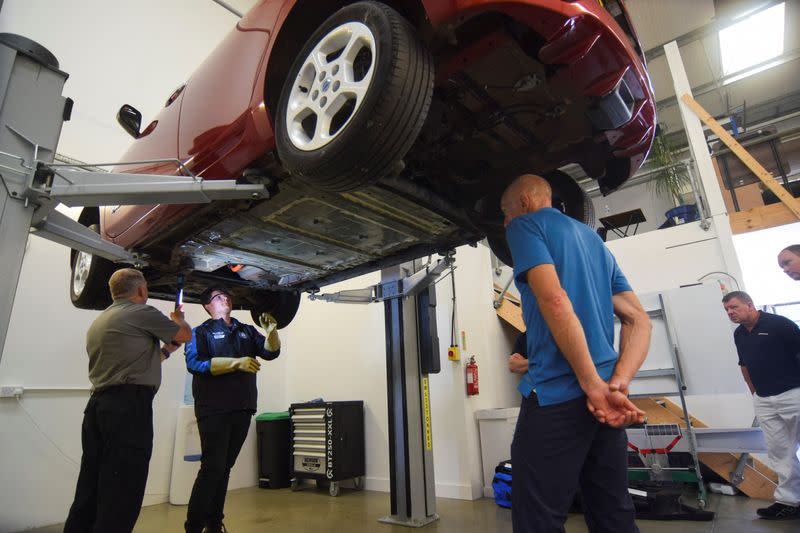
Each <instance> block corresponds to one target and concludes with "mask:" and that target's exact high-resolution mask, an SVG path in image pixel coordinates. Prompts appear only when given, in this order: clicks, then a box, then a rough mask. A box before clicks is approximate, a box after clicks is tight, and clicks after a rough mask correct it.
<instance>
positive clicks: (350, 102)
mask: <svg viewBox="0 0 800 533" xmlns="http://www.w3.org/2000/svg"><path fill="white" fill-rule="evenodd" d="M432 92H433V61H432V59H431V56H430V54H429V52H428V50H427V49H426V48H425V46H424V45H423V44H422V43H421V42H420V41H419V39H418V38H417V37H416V34H415V32H414V28H413V27H412V26H411V24H409V23H408V22H407V21H406V20H405V19H404V18H403V17H402V16H401V15H400V14H399V13H397V12H396V11H394V10H393V9H391V8H389V7H388V6H386V5H384V4H381V3H378V2H358V3H355V4H352V5H349V6H347V7H345V8H343V9H341V10H339V11H337V12H336V13H335V14H334V15H332V16H331V17H330V18H329V19H328V20H327V21H325V23H323V24H322V26H320V27H319V29H317V31H316V32H315V33H314V34H313V35H312V36H311V38H310V39H309V40H308V41H307V43H306V45H305V47H304V48H303V50H302V52H301V53H300V55H299V56H298V57H297V59H296V60H295V62H294V64H293V65H292V67H291V69H290V70H289V74H288V76H287V79H286V82H285V83H284V86H283V90H282V92H281V97H280V101H279V104H278V110H277V115H276V118H275V130H276V131H275V135H276V145H277V149H278V154H279V156H280V158H281V161H282V163H283V166H284V167H285V168H286V169H287V170H288V171H289V172H291V173H292V174H293V175H295V176H297V177H298V178H300V179H301V180H303V181H306V182H307V183H309V184H311V185H313V186H314V187H316V188H318V189H321V190H326V191H346V190H350V189H354V188H356V187H358V186H360V185H363V184H365V183H368V182H371V181H374V180H376V179H378V178H380V177H381V176H383V175H385V174H387V173H388V172H389V171H390V169H392V168H393V167H394V166H395V165H396V164H397V162H398V161H399V160H400V159H402V158H403V156H405V154H406V152H407V151H408V150H409V149H410V148H411V145H412V144H413V143H414V141H415V139H416V137H417V134H418V133H419V131H420V128H421V127H422V124H423V122H424V120H425V117H426V115H427V112H428V108H429V106H430V102H431V95H432Z"/></svg>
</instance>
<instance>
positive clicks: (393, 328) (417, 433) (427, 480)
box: [380, 264, 439, 527]
mask: <svg viewBox="0 0 800 533" xmlns="http://www.w3.org/2000/svg"><path fill="white" fill-rule="evenodd" d="M404 267H406V268H404ZM409 267H410V268H409ZM406 269H408V270H406ZM413 272H414V269H413V265H411V264H406V265H401V266H400V267H396V268H394V269H386V270H384V271H383V272H382V283H381V290H382V295H383V297H384V298H388V299H386V300H384V309H385V320H386V373H387V385H388V400H389V401H388V406H389V461H390V483H391V515H389V516H386V517H384V518H381V519H380V521H381V522H386V523H390V524H399V525H404V526H409V527H421V526H424V525H426V524H429V523H431V522H433V521H435V520H437V519H438V518H439V516H438V515H437V514H436V493H435V487H434V473H433V442H432V435H433V429H432V427H431V416H430V394H429V384H428V373H427V372H428V371H429V370H428V369H427V367H428V366H429V365H428V364H427V363H426V362H425V360H424V359H423V358H422V357H420V351H421V349H422V351H423V352H424V351H426V350H428V346H427V345H428V344H429V343H430V341H431V337H435V332H430V329H429V328H428V325H427V321H428V320H429V318H430V316H429V313H432V312H435V307H433V306H431V304H430V303H431V301H433V302H434V304H435V297H433V298H431V294H430V292H426V293H425V294H424V295H422V294H419V293H416V294H415V295H413V296H405V297H402V296H400V297H392V296H393V295H401V294H402V293H403V281H404V277H405V276H407V275H409V274H412V273H413ZM424 290H425V291H431V292H432V291H435V287H434V286H433V285H431V286H429V287H428V288H426V289H424ZM423 332H426V333H427V335H425V334H422V333H423ZM434 356H435V357H438V353H436V354H435V355H434ZM434 372H435V370H434Z"/></svg>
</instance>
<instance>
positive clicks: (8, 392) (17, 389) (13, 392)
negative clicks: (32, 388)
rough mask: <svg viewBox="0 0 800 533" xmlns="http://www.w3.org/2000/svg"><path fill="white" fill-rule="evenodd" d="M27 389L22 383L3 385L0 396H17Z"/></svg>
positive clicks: (0, 388)
mask: <svg viewBox="0 0 800 533" xmlns="http://www.w3.org/2000/svg"><path fill="white" fill-rule="evenodd" d="M24 390H25V389H24V388H23V387H22V385H3V386H0V398H14V397H16V396H22V392H23V391H24Z"/></svg>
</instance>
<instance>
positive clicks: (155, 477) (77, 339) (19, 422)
mask: <svg viewBox="0 0 800 533" xmlns="http://www.w3.org/2000/svg"><path fill="white" fill-rule="evenodd" d="M68 264H69V250H68V249H67V248H64V247H62V246H59V245H56V244H53V243H50V242H47V241H44V240H41V239H38V238H36V237H31V238H30V239H29V245H28V252H27V254H26V257H25V261H24V263H23V269H22V273H21V276H20V282H19V287H18V290H17V298H16V300H15V304H14V310H13V313H12V316H11V322H10V324H9V332H8V339H7V341H6V346H5V349H4V351H3V358H2V361H0V384H3V385H21V386H23V387H25V388H28V389H31V388H32V389H39V390H34V391H27V392H24V393H23V395H22V397H21V398H20V399H19V400H15V399H13V398H11V399H9V398H3V399H0V420H2V421H3V423H2V424H0V450H2V451H3V453H2V454H0V472H2V477H3V478H4V479H14V480H15V483H14V484H8V483H6V484H3V486H2V487H0V531H16V530H20V529H24V528H29V527H35V526H38V525H45V524H51V523H55V522H60V521H63V520H64V518H66V513H67V510H68V509H69V505H70V503H71V501H72V496H73V495H74V491H75V482H76V480H77V473H78V466H79V463H80V457H81V444H80V427H81V420H82V417H83V408H84V406H85V405H86V401H87V399H88V387H89V382H88V379H87V375H86V373H87V366H88V359H87V356H86V349H85V343H84V338H85V334H86V329H87V328H88V326H89V324H90V323H91V321H92V320H93V319H94V318H95V317H96V316H97V314H98V313H97V312H94V311H81V310H77V309H75V308H73V307H72V304H71V303H70V301H69V297H68V294H69V293H68V291H69V268H68V266H67V265H68ZM149 303H150V304H152V305H154V306H156V307H157V308H159V309H160V310H161V311H162V312H164V313H168V312H169V311H170V310H171V304H170V303H169V302H160V301H155V300H151V301H150V302H149ZM186 316H187V320H188V321H189V323H190V324H192V325H197V324H200V323H201V322H202V321H204V320H206V319H207V318H208V316H207V315H206V313H205V311H203V309H202V308H201V307H200V306H198V305H188V306H187V308H186ZM234 316H236V317H237V318H238V319H240V320H243V321H248V322H249V320H250V317H249V313H243V312H237V313H235V314H234ZM285 368H286V361H285V359H284V358H279V359H278V360H276V361H271V362H265V363H264V364H263V365H262V371H261V373H260V374H259V376H258V384H259V391H260V396H259V402H258V407H259V411H265V410H270V411H274V410H284V409H286V405H287V404H286V401H285V387H284V380H283V375H284V373H285ZM162 371H163V378H162V384H161V388H160V390H159V392H158V394H157V395H156V398H155V402H154V404H153V405H154V407H153V411H154V432H155V439H154V446H153V455H152V459H151V461H150V474H149V477H148V480H147V486H146V489H145V500H144V504H145V505H148V504H153V503H160V502H164V501H167V497H168V494H169V483H170V475H171V471H172V453H173V446H174V437H175V424H176V417H177V409H178V407H179V406H180V405H181V404H182V403H183V393H184V383H185V377H186V368H185V365H184V362H183V357H182V352H181V351H178V352H176V354H175V356H173V357H172V358H170V359H169V360H168V361H167V362H165V363H164V365H163V367H162ZM65 389H73V390H65ZM255 465H256V448H255V431H251V432H250V436H249V437H248V443H247V444H246V445H245V447H244V448H243V450H242V452H241V455H240V458H239V461H238V462H237V466H236V469H235V470H234V473H233V475H232V477H231V484H230V487H231V488H240V487H245V486H252V485H254V484H255V483H256V481H257V474H256V466H255Z"/></svg>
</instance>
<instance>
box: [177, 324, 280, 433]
mask: <svg viewBox="0 0 800 533" xmlns="http://www.w3.org/2000/svg"><path fill="white" fill-rule="evenodd" d="M279 354H280V350H278V351H276V352H271V351H269V350H267V349H266V347H265V346H264V336H263V335H262V334H261V333H259V332H258V331H257V330H256V328H254V327H253V326H251V325H249V324H242V323H241V322H239V321H238V320H236V319H235V318H231V325H230V326H227V325H226V324H225V321H224V320H223V319H218V320H214V319H208V320H206V321H205V322H203V323H202V324H201V325H199V326H197V327H196V328H194V329H193V330H192V340H191V341H189V342H187V343H186V368H187V369H188V370H189V372H191V373H192V376H193V379H192V394H193V395H194V412H195V416H196V417H197V418H201V417H203V416H208V415H214V414H220V413H228V412H231V411H250V412H251V413H255V412H256V400H257V396H258V391H257V389H256V375H255V374H250V373H247V372H231V373H230V374H222V375H218V376H212V375H211V359H212V358H213V357H245V356H249V357H256V356H258V357H261V358H263V359H266V360H268V361H270V360H272V359H275V358H276V357H278V355H279Z"/></svg>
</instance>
